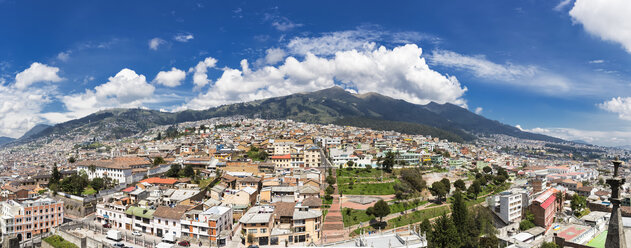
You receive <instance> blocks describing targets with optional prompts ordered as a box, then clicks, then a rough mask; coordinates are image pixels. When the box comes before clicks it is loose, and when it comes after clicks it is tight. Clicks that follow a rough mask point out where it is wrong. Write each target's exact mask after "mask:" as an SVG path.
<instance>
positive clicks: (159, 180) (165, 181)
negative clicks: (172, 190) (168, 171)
mask: <svg viewBox="0 0 631 248" xmlns="http://www.w3.org/2000/svg"><path fill="white" fill-rule="evenodd" d="M140 182H141V183H149V184H175V183H177V179H175V178H159V177H152V178H147V179H145V180H142V181H140Z"/></svg>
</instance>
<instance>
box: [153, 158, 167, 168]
mask: <svg viewBox="0 0 631 248" xmlns="http://www.w3.org/2000/svg"><path fill="white" fill-rule="evenodd" d="M166 163H167V162H166V161H164V158H162V157H160V156H158V157H156V158H154V159H153V166H158V165H161V164H166Z"/></svg>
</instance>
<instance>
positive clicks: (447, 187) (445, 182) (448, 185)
mask: <svg viewBox="0 0 631 248" xmlns="http://www.w3.org/2000/svg"><path fill="white" fill-rule="evenodd" d="M440 182H441V183H442V184H443V185H445V191H446V192H447V194H449V193H450V192H451V182H450V181H449V179H448V178H443V179H441V180H440Z"/></svg>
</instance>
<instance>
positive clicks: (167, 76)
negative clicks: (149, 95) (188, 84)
mask: <svg viewBox="0 0 631 248" xmlns="http://www.w3.org/2000/svg"><path fill="white" fill-rule="evenodd" d="M184 78H186V72H184V71H182V70H179V69H177V68H175V67H173V68H171V70H170V71H161V72H158V75H156V78H155V79H153V81H155V82H156V83H158V84H161V85H164V86H167V87H176V86H179V85H180V84H182V80H184Z"/></svg>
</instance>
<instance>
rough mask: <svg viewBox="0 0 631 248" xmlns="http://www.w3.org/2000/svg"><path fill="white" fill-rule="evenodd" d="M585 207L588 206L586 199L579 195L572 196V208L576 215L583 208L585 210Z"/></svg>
mask: <svg viewBox="0 0 631 248" xmlns="http://www.w3.org/2000/svg"><path fill="white" fill-rule="evenodd" d="M585 206H587V199H585V197H583V196H580V195H578V194H574V196H572V200H571V201H570V207H571V208H572V211H573V212H574V214H576V213H577V212H579V211H581V210H582V209H583V208H585Z"/></svg>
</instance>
